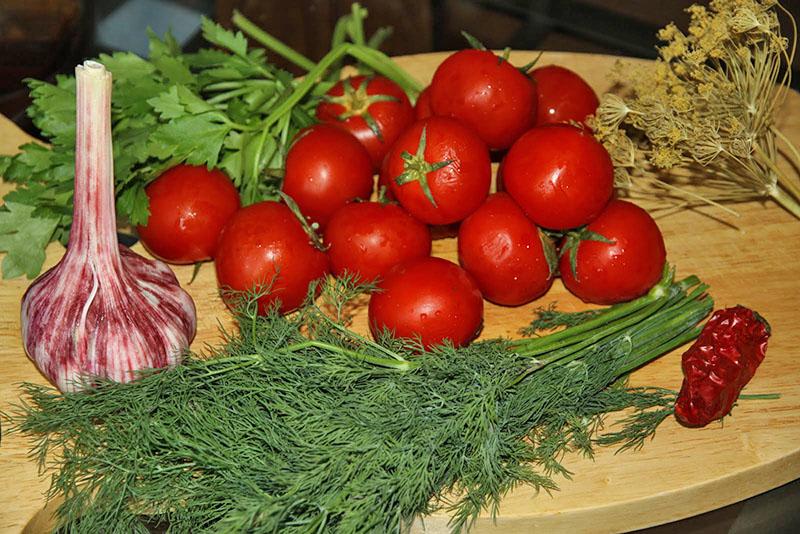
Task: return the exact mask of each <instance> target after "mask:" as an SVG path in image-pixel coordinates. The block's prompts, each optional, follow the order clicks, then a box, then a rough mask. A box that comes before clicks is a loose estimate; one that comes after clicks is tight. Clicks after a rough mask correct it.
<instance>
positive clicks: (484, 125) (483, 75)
mask: <svg viewBox="0 0 800 534" xmlns="http://www.w3.org/2000/svg"><path fill="white" fill-rule="evenodd" d="M430 87H431V109H433V112H434V113H435V114H436V115H445V116H448V117H453V118H456V119H458V120H460V121H463V122H464V123H465V124H467V125H468V126H470V127H471V128H473V129H474V130H475V131H476V132H477V134H478V135H479V136H480V138H481V139H483V140H484V141H485V142H486V144H487V145H488V146H489V148H491V149H504V148H508V147H510V146H511V144H512V143H513V142H514V141H515V140H516V139H517V138H518V137H519V136H520V135H522V134H523V133H524V132H525V131H526V130H528V129H529V128H530V127H531V126H533V121H534V118H535V117H536V92H535V91H536V89H535V87H534V84H533V82H532V81H531V80H530V78H528V77H527V76H526V75H524V74H522V73H521V72H520V71H518V70H517V69H516V68H515V67H514V66H513V65H511V64H510V63H509V62H508V61H505V60H503V59H501V58H498V57H497V56H495V55H494V54H493V53H492V52H490V51H488V50H472V49H469V50H461V51H459V52H455V53H454V54H452V55H450V56H449V57H448V58H447V59H445V60H444V61H443V62H442V63H441V64H440V65H439V67H438V68H437V69H436V72H435V73H434V75H433V80H432V81H431V86H430Z"/></svg>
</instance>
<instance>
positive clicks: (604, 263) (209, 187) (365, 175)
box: [139, 50, 666, 346]
mask: <svg viewBox="0 0 800 534" xmlns="http://www.w3.org/2000/svg"><path fill="white" fill-rule="evenodd" d="M597 105H598V101H597V97H596V96H595V94H594V92H593V91H592V89H591V88H590V87H589V86H588V84H586V82H585V81H584V80H582V79H581V78H580V77H579V76H578V75H577V74H575V73H573V72H572V71H569V70H567V69H565V68H562V67H558V66H546V67H541V68H536V69H534V70H532V71H531V72H523V71H520V70H518V69H517V68H515V67H514V66H513V65H511V64H510V63H509V62H508V61H507V60H506V59H503V58H499V57H497V56H496V55H495V54H494V53H492V52H490V51H486V50H462V51H459V52H456V53H454V54H452V55H451V56H449V57H448V58H447V59H445V61H443V62H442V64H441V65H440V66H439V68H438V69H437V70H436V72H435V74H434V76H433V79H432V81H431V84H430V85H429V86H428V87H427V88H426V89H425V90H424V91H423V92H422V93H421V94H420V95H419V98H418V99H417V102H416V104H415V105H414V106H412V104H411V103H410V102H409V100H408V98H407V96H406V94H405V93H404V92H403V90H402V89H401V88H400V87H398V86H397V85H396V84H394V83H393V82H392V81H390V80H388V79H387V78H384V77H381V76H370V77H365V76H354V77H350V78H347V79H344V80H342V81H341V82H339V83H338V84H336V85H335V86H334V87H333V88H332V89H331V90H330V91H329V92H328V93H327V95H326V97H325V99H324V100H323V101H322V102H321V103H320V105H319V106H318V108H317V111H316V113H317V118H318V119H319V121H320V122H319V123H318V124H315V125H313V126H311V127H309V128H306V129H304V130H302V131H301V132H299V133H298V134H297V136H296V138H295V139H294V141H293V143H292V145H291V147H290V148H289V151H288V154H287V158H286V166H285V176H284V181H283V186H282V189H283V193H284V194H285V195H286V196H288V197H291V199H292V200H293V201H294V203H295V204H296V205H297V208H299V211H300V212H301V213H300V214H297V213H296V212H295V211H293V210H292V209H290V207H289V206H288V205H287V204H286V203H284V202H275V201H264V202H259V203H256V204H252V205H250V206H246V207H243V208H242V207H240V206H239V198H238V195H237V194H236V190H235V188H234V187H233V185H232V184H231V183H230V181H229V180H228V179H227V177H225V175H224V174H223V173H221V172H219V171H214V170H212V171H207V170H205V169H202V168H195V167H187V166H179V167H176V168H174V169H172V170H170V171H168V172H167V173H165V174H164V175H162V176H161V177H159V178H158V179H156V180H155V181H154V182H153V183H152V184H151V185H150V186H148V188H147V194H148V197H149V198H150V209H151V216H150V220H149V222H148V224H147V226H146V227H140V228H139V233H140V236H141V238H142V241H143V242H144V244H145V246H146V247H147V248H148V249H149V250H150V251H151V252H152V253H153V254H155V255H156V256H159V257H161V258H163V259H166V260H167V261H173V262H183V263H189V262H196V261H201V260H205V259H210V258H212V257H213V258H214V260H215V265H216V272H217V279H218V283H219V285H220V287H224V288H230V289H233V290H241V291H247V290H251V289H253V288H254V287H255V288H258V287H259V286H261V287H267V286H268V287H269V292H268V293H266V294H265V295H264V296H262V297H261V298H260V299H259V308H260V310H262V311H266V310H267V309H268V308H269V307H270V306H273V305H274V303H275V301H279V302H280V310H281V311H282V312H289V311H292V310H294V309H296V308H297V307H298V306H300V305H301V304H302V302H303V300H304V298H305V297H306V294H307V291H308V287H309V284H310V283H312V282H313V281H314V280H317V279H319V278H321V277H324V276H326V275H327V274H328V273H332V274H333V275H335V276H341V275H343V274H344V273H350V274H351V275H354V276H356V277H357V278H358V279H360V280H362V281H370V280H374V279H379V288H380V290H379V291H378V292H376V293H374V294H373V295H372V296H371V298H370V304H369V323H370V328H371V329H372V332H373V334H374V335H376V336H378V335H380V334H381V333H382V331H384V330H386V331H388V332H390V333H391V334H392V335H395V336H398V337H409V338H417V339H419V340H420V342H421V343H422V344H423V345H425V346H431V345H435V344H438V343H441V342H443V341H444V340H445V339H448V340H449V341H450V342H452V343H453V344H454V345H457V346H458V345H464V344H466V343H469V342H470V341H471V340H472V339H473V338H474V337H475V336H476V335H477V334H478V332H479V330H480V328H481V326H482V322H483V299H486V300H489V301H491V302H494V303H497V304H500V305H506V306H518V305H521V304H525V303H527V302H530V301H532V300H534V299H536V298H538V297H540V296H541V295H543V294H544V293H545V292H546V291H547V290H548V289H549V288H550V286H551V284H552V282H553V279H554V277H555V276H557V275H560V276H561V278H562V280H563V283H564V285H565V286H566V287H567V288H568V289H569V290H570V291H571V292H572V293H574V294H575V295H577V296H578V297H580V298H581V299H583V300H584V301H586V302H593V303H602V304H609V303H615V302H621V301H625V300H630V299H632V298H635V297H638V296H640V295H642V294H643V293H645V292H646V291H647V290H648V289H649V288H650V287H652V285H653V284H655V283H656V282H657V281H658V279H659V278H660V275H661V272H662V268H663V265H664V261H665V257H666V252H665V248H664V241H663V238H662V236H661V233H660V231H659V229H658V227H657V225H656V224H655V222H654V221H653V219H652V218H651V217H650V216H649V215H648V214H647V212H645V211H644V210H643V209H641V208H639V207H637V206H636V205H634V204H632V203H629V202H626V201H623V200H618V199H612V196H613V166H612V162H611V159H610V157H609V155H608V153H607V152H606V150H605V149H604V148H603V146H602V145H601V144H600V143H598V142H597V141H596V140H595V138H594V137H593V135H592V133H591V131H590V130H589V129H588V128H587V127H586V126H585V125H583V124H582V123H583V121H584V119H585V118H586V117H587V116H588V115H591V114H592V113H593V112H594V111H595V109H596V107H597ZM493 155H494V156H502V159H501V163H500V167H499V169H498V176H497V189H498V192H496V193H492V194H490V186H491V161H492V156H493ZM376 173H377V174H378V175H379V179H378V187H379V190H380V191H381V195H380V196H381V200H379V201H370V200H369V198H370V197H371V196H372V194H373V191H374V189H375V178H374V176H375V174H376ZM176 184H177V185H176ZM199 197H203V199H202V201H198V200H197V199H198V198H199ZM187 199H191V202H189V200H187ZM182 203H183V204H187V203H191V207H190V208H188V209H184V210H183V211H182V213H181V210H180V209H176V207H175V206H176V205H178V206H180V205H181V204H182ZM176 212H177V213H178V215H176ZM298 215H299V216H298ZM443 225H444V226H447V225H451V226H450V227H451V228H452V227H453V226H452V225H457V228H458V229H457V233H458V257H459V263H460V265H457V264H455V263H452V262H450V261H447V260H444V259H441V258H436V257H431V256H430V253H431V228H432V227H434V228H438V227H440V226H443ZM309 227H312V228H313V229H315V230H317V231H319V232H320V233H321V234H322V236H323V242H324V246H323V247H320V246H316V245H315V244H314V242H313V240H312V239H310V238H309Z"/></svg>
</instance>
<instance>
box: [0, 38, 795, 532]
mask: <svg viewBox="0 0 800 534" xmlns="http://www.w3.org/2000/svg"><path fill="white" fill-rule="evenodd" d="M533 55H534V54H533V53H532V52H517V53H513V54H512V56H511V60H512V62H515V63H517V64H524V63H526V62H527V61H528V60H529V59H531V58H532V57H533ZM443 57H444V55H442V54H430V55H419V56H407V57H402V58H398V61H399V62H400V63H401V64H402V66H403V67H405V68H406V69H408V70H409V71H410V72H411V73H413V74H414V75H416V76H417V77H418V78H419V79H420V80H421V81H423V82H428V81H429V80H430V77H431V75H432V73H433V69H434V68H435V66H436V65H437V64H438V63H439V62H440V61H441V60H442V59H443ZM614 61H616V58H612V57H606V56H596V55H581V54H567V53H545V54H544V56H543V57H542V59H541V60H540V63H539V64H540V65H545V64H548V63H557V64H561V65H564V66H568V67H570V68H572V69H573V70H575V71H577V72H578V73H580V74H581V75H583V76H584V77H585V78H586V79H587V80H588V81H589V82H590V83H591V84H592V85H593V86H594V87H595V88H596V89H597V90H598V92H603V91H605V90H606V89H607V88H608V87H609V81H608V80H607V78H606V73H607V72H608V70H609V68H610V67H611V66H612V64H613V63H614ZM777 120H778V126H779V127H780V128H781V129H782V130H783V131H784V132H785V133H786V134H788V136H789V137H790V138H792V139H794V140H795V142H796V143H798V142H800V95H798V94H795V93H793V94H790V95H789V98H788V99H787V101H786V102H785V104H784V107H783V109H782V110H781V111H780V113H779V114H778V119H777ZM27 140H28V138H27V136H25V135H24V134H23V133H22V132H20V131H19V130H17V129H16V128H15V127H14V125H13V124H11V123H10V122H9V121H7V120H5V119H4V118H3V117H1V116H0V153H3V154H8V153H14V152H15V151H16V147H17V146H18V145H19V144H21V143H22V142H25V141H27ZM3 187H5V188H6V189H7V187H8V186H7V185H4V186H3ZM735 207H736V209H737V211H738V212H739V213H740V217H738V218H735V217H731V216H729V215H725V216H724V217H723V218H720V217H719V213H718V212H714V211H708V210H695V211H691V212H689V211H684V212H680V213H677V214H674V215H670V216H667V217H665V218H663V219H660V220H659V224H660V225H661V227H662V230H663V232H664V236H665V239H666V244H667V251H668V259H669V261H670V262H672V263H673V264H674V265H676V266H677V270H678V274H679V275H681V276H682V275H688V274H692V273H694V274H697V275H698V276H699V277H700V278H701V279H702V280H703V281H705V282H707V283H709V284H710V285H711V293H712V295H713V296H714V298H715V300H716V306H717V307H725V306H732V305H735V304H743V305H747V306H750V307H752V308H754V309H756V310H758V311H759V312H761V313H762V314H763V315H764V316H765V317H766V318H767V319H768V320H769V322H770V323H771V324H772V328H773V337H772V339H771V340H770V342H769V350H768V353H767V357H766V360H765V361H764V363H763V364H762V366H761V367H760V369H759V370H758V373H757V374H756V376H755V378H754V379H753V381H752V382H751V383H750V385H749V386H748V387H747V389H746V391H747V392H749V393H779V394H780V395H781V397H780V399H778V400H769V401H742V402H741V403H739V405H737V406H736V408H735V409H734V410H733V414H732V415H731V416H730V417H727V418H726V419H725V424H724V425H722V424H712V425H710V426H709V427H706V428H703V429H693V430H690V429H686V428H683V427H681V426H680V425H678V424H677V423H676V422H675V421H674V420H672V419H669V420H667V421H666V422H665V423H664V424H663V425H662V426H661V427H660V428H659V430H658V432H657V434H656V436H655V439H653V440H652V441H650V442H647V443H646V444H645V446H644V448H643V449H641V450H640V451H636V452H627V453H624V454H615V453H614V452H615V451H614V450H613V449H600V450H598V451H597V454H596V456H595V458H594V459H593V460H592V459H587V458H582V457H578V456H576V455H574V456H569V457H567V458H566V465H567V467H568V468H569V469H570V470H571V471H572V472H573V473H574V475H573V477H572V480H566V479H561V480H559V483H560V486H561V490H560V491H557V492H554V493H552V494H546V493H542V494H539V495H537V494H536V493H535V492H534V491H533V490H531V489H530V488H525V487H523V488H519V489H517V490H515V491H514V492H513V493H511V494H509V495H508V496H507V497H506V498H505V499H504V500H503V502H502V505H501V507H500V515H499V518H498V519H497V521H496V524H494V523H493V522H492V520H491V518H489V517H481V518H480V519H479V520H478V522H477V524H476V525H475V527H474V529H473V532H489V531H492V532H493V531H495V530H497V531H502V532H508V533H522V532H531V531H532V530H534V529H541V530H543V531H546V532H554V531H557V532H617V531H623V530H631V529H636V528H642V527H647V526H652V525H657V524H662V523H666V522H669V521H673V520H677V519H680V518H684V517H688V516H692V515H695V514H699V513H702V512H705V511H708V510H712V509H715V508H719V507H721V506H724V505H727V504H730V503H734V502H737V501H740V500H742V499H745V498H747V497H750V496H752V495H756V494H759V493H762V492H764V491H767V490H769V489H772V488H775V487H777V486H780V485H782V484H784V483H787V482H790V481H792V480H795V479H797V478H800V326H798V320H799V319H800V313H798V311H797V310H798V306H800V268H799V267H798V258H800V221H797V220H794V219H793V218H792V217H791V216H789V215H788V214H787V213H786V212H784V211H783V210H781V209H780V208H778V207H777V206H776V205H774V204H773V203H771V202H766V203H763V204H761V203H748V204H742V205H737V206H735ZM135 249H136V250H137V251H138V252H140V253H142V249H141V247H140V246H138V245H137V246H136V247H135ZM455 250H456V243H455V240H454V239H443V240H439V241H437V242H435V244H434V253H435V254H436V255H439V256H443V257H445V258H449V259H451V260H455V259H456V254H455ZM62 253H63V249H62V248H61V247H60V246H59V245H52V246H51V247H50V249H49V250H48V258H47V266H50V265H53V264H54V263H55V262H56V261H57V260H58V258H59V257H60V256H61V254H62ZM191 271H192V268H191V267H176V268H175V272H176V274H177V276H178V278H179V280H180V281H181V283H182V284H184V286H185V287H186V288H187V289H188V291H189V292H190V293H191V295H192V297H193V298H194V299H195V302H196V304H197V310H198V316H199V324H198V335H197V338H196V340H195V342H194V345H193V347H194V348H195V349H196V350H201V351H202V348H203V346H204V344H206V343H211V344H214V343H216V342H217V341H218V339H219V334H218V324H219V323H218V321H221V322H222V323H224V324H225V323H229V316H228V314H227V312H226V311H225V309H224V307H223V306H222V304H221V303H220V300H219V299H218V297H217V291H216V285H215V277H214V270H213V267H212V266H211V265H204V266H203V268H202V269H201V270H200V274H199V276H198V278H197V279H196V280H195V281H194V282H193V283H192V284H191V285H189V284H188V281H189V280H190V278H191ZM28 284H29V281H28V280H24V279H16V280H2V281H0V310H2V314H1V315H0V410H7V409H9V406H10V404H13V403H14V402H16V401H17V397H18V390H17V386H16V384H18V383H19V382H21V381H32V382H39V383H43V382H45V380H44V379H43V378H42V376H41V375H40V374H39V373H38V372H37V370H36V369H35V367H34V366H33V364H31V362H30V361H29V360H28V359H27V357H26V356H25V353H24V351H23V349H22V345H21V341H20V334H19V302H20V299H21V297H22V294H23V292H24V290H25V288H26V287H27V285H28ZM552 301H557V302H558V304H559V306H560V307H561V308H564V309H579V308H582V307H584V306H583V305H582V304H580V303H579V302H578V301H577V300H576V299H574V298H573V297H571V296H570V295H569V294H568V293H567V292H566V291H565V290H564V289H563V286H562V285H561V284H560V282H556V284H554V286H553V289H552V290H551V291H550V292H549V293H548V294H547V295H546V296H545V297H543V298H542V299H540V300H539V301H538V302H536V303H533V304H531V305H528V306H525V307H523V308H504V307H498V306H493V305H490V304H489V305H487V306H486V320H485V324H486V327H485V330H484V332H483V336H485V337H490V336H514V335H516V331H517V329H518V328H519V327H520V326H522V325H523V324H525V323H526V322H527V321H528V320H529V318H530V317H531V314H532V310H533V309H534V308H535V307H537V306H541V305H545V304H548V303H550V302H552ZM53 327H54V328H57V327H58V325H53ZM354 328H356V329H357V330H360V331H366V317H365V314H364V313H361V314H359V315H358V316H357V317H356V319H355V323H354ZM680 353H681V351H675V352H674V353H672V354H669V355H666V356H664V357H663V358H661V359H660V360H658V361H656V362H654V363H652V364H650V365H648V366H647V367H645V368H643V369H641V370H639V371H637V372H636V373H635V374H634V376H633V379H632V381H633V383H634V384H635V385H654V386H663V387H667V388H673V389H677V388H678V387H679V386H680V382H681V370H680ZM27 448H28V445H27V443H26V442H25V441H24V440H23V439H21V438H20V437H19V436H16V435H13V434H12V435H6V434H3V436H2V444H1V445H0V503H2V504H0V532H14V533H17V532H21V531H23V529H24V530H25V531H26V532H40V531H42V530H43V529H44V528H46V525H47V524H48V521H47V514H39V516H38V517H37V520H36V521H34V522H31V520H32V518H34V516H36V515H37V513H38V512H39V511H40V510H41V509H42V506H43V505H44V500H43V497H42V493H43V491H44V490H45V489H46V487H47V485H48V479H47V477H46V476H42V477H40V476H38V475H37V469H36V466H35V465H34V463H33V462H32V461H30V460H29V459H28V458H27V456H26V454H27ZM29 522H31V524H30V525H29V528H25V527H26V525H28V523H29ZM416 527H417V528H416V530H418V531H421V529H422V527H421V525H417V526H416ZM425 528H426V529H427V531H428V532H444V531H446V530H447V517H446V516H444V515H435V516H432V517H428V518H426V519H425Z"/></svg>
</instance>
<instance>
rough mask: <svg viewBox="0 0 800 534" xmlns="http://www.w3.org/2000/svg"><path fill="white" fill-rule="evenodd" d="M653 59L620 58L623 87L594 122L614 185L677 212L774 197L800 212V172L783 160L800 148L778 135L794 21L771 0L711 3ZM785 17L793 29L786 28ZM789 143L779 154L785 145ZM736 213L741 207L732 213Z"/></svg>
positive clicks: (671, 33) (669, 32)
mask: <svg viewBox="0 0 800 534" xmlns="http://www.w3.org/2000/svg"><path fill="white" fill-rule="evenodd" d="M687 11H688V12H689V14H690V17H691V21H690V23H689V27H688V29H687V31H686V32H685V33H684V32H683V31H681V30H680V29H678V28H677V26H675V25H674V24H670V25H668V26H666V27H665V28H663V29H662V30H661V31H660V32H659V35H658V36H659V38H660V39H661V40H662V41H663V42H664V45H663V46H660V47H659V48H658V51H659V58H658V59H657V60H656V61H655V62H654V63H651V64H637V65H629V64H622V63H618V65H617V67H616V68H615V71H614V77H615V78H616V81H617V82H619V83H620V84H621V85H622V86H623V87H625V88H626V90H627V92H626V93H625V94H622V95H611V94H609V95H605V96H604V97H603V98H602V100H601V104H600V107H599V108H598V110H597V113H596V116H595V117H594V118H593V119H592V127H593V128H594V130H595V133H596V135H597V137H598V138H599V139H600V140H601V141H602V142H603V144H604V145H605V146H606V148H607V149H608V151H609V153H610V154H611V156H612V159H613V161H614V164H615V167H616V170H615V173H616V176H615V177H616V186H617V188H618V189H619V190H620V191H622V192H623V193H624V194H627V195H629V196H630V197H632V198H635V199H640V200H645V201H648V200H650V201H655V202H656V204H655V205H654V206H653V208H661V209H664V210H668V211H672V210H677V209H683V208H688V207H693V206H697V205H702V204H710V205H714V206H716V207H719V208H721V209H723V210H727V211H729V212H732V210H730V208H728V207H726V206H725V204H727V203H730V202H742V201H747V200H754V199H763V198H766V197H771V198H772V199H774V200H775V201H776V202H778V203H779V204H781V205H782V206H783V207H784V208H785V209H787V210H788V211H790V212H791V213H792V214H794V215H795V216H796V217H798V218H800V177H798V176H795V175H790V174H787V173H786V172H784V170H783V169H782V168H781V167H779V166H778V164H777V161H778V156H779V154H782V153H783V154H785V155H786V157H787V158H788V159H789V160H790V161H792V160H793V161H794V164H795V166H798V164H800V153H799V152H798V150H797V148H795V147H794V146H793V145H792V143H791V142H790V141H789V139H788V138H787V137H786V136H785V135H784V134H783V133H781V132H780V130H779V129H778V128H777V125H776V122H775V115H776V112H777V111H778V110H779V108H780V106H781V104H782V103H783V101H784V99H785V98H786V94H787V91H788V90H789V89H788V86H789V81H790V74H791V63H792V59H793V57H794V53H795V45H796V42H797V36H796V33H797V32H796V26H795V22H794V18H793V17H792V15H791V13H789V12H788V11H787V10H786V9H785V8H783V6H781V4H780V3H779V2H776V1H775V0H713V1H712V2H710V4H709V6H708V7H705V6H701V5H692V6H691V7H689V8H688V9H687ZM779 15H783V16H785V17H786V18H787V19H788V20H789V21H790V26H791V28H792V35H791V36H789V37H788V38H787V37H786V36H784V35H782V33H781V26H780V22H779ZM781 146H783V150H781ZM732 213H735V212H732Z"/></svg>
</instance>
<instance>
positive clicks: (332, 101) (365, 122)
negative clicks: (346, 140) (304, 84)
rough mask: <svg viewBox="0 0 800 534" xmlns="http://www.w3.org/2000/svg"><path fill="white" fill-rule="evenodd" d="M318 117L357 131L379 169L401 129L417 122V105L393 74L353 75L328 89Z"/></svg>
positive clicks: (374, 164) (357, 135) (355, 133)
mask: <svg viewBox="0 0 800 534" xmlns="http://www.w3.org/2000/svg"><path fill="white" fill-rule="evenodd" d="M317 118H318V119H319V120H321V121H323V122H328V123H333V124H337V125H339V126H341V127H342V128H344V129H345V130H347V131H349V132H350V133H351V134H353V135H354V136H355V137H356V139H358V140H359V141H360V142H361V144H362V145H363V146H364V148H365V149H366V150H367V152H368V153H369V157H370V159H371V160H372V165H373V167H374V168H375V169H377V168H378V167H380V164H381V161H383V156H384V155H386V152H387V151H388V150H389V147H390V146H391V145H392V143H394V140H395V139H397V136H398V135H400V132H402V131H403V130H405V129H406V128H407V127H408V125H410V124H411V123H412V122H414V108H412V107H411V102H409V101H408V97H407V96H406V93H405V91H403V89H402V88H401V87H400V86H399V85H397V84H396V83H394V82H393V81H392V80H390V79H389V78H386V77H384V76H371V77H367V76H353V77H350V78H345V79H344V80H341V81H340V82H338V83H337V84H336V85H334V86H333V87H331V89H330V90H328V92H327V93H326V95H325V97H324V99H323V101H322V102H321V103H320V104H319V105H318V106H317Z"/></svg>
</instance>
